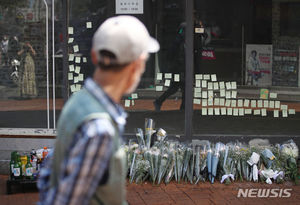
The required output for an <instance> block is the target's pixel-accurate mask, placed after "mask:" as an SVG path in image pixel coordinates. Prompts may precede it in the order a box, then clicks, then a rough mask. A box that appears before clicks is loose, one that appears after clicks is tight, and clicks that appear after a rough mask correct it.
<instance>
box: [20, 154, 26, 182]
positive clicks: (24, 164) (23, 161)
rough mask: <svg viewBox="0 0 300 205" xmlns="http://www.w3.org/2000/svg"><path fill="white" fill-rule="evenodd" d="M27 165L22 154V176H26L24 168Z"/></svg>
mask: <svg viewBox="0 0 300 205" xmlns="http://www.w3.org/2000/svg"><path fill="white" fill-rule="evenodd" d="M26 164H27V156H26V155H25V154H24V153H23V155H22V156H21V167H22V176H24V177H25V176H26V168H25V166H26Z"/></svg>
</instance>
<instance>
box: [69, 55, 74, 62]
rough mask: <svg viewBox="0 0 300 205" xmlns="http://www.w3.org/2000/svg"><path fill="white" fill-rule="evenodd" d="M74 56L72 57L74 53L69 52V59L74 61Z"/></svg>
mask: <svg viewBox="0 0 300 205" xmlns="http://www.w3.org/2000/svg"><path fill="white" fill-rule="evenodd" d="M74 58H75V57H74V54H72V53H71V54H69V61H74Z"/></svg>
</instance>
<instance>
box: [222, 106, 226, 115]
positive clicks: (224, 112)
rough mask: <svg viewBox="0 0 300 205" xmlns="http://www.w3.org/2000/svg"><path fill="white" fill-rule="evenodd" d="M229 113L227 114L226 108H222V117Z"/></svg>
mask: <svg viewBox="0 0 300 205" xmlns="http://www.w3.org/2000/svg"><path fill="white" fill-rule="evenodd" d="M226 114H227V112H226V108H225V107H222V108H221V115H226Z"/></svg>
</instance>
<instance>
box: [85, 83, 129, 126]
mask: <svg viewBox="0 0 300 205" xmlns="http://www.w3.org/2000/svg"><path fill="white" fill-rule="evenodd" d="M84 87H85V88H86V89H87V90H88V91H89V92H90V93H91V94H93V95H94V96H95V97H96V98H97V100H98V101H99V102H100V103H101V104H102V105H104V106H105V108H106V109H107V111H108V113H109V115H110V116H111V117H112V118H113V120H114V121H115V122H116V123H118V124H119V125H121V126H124V125H125V124H126V118H127V113H126V112H125V111H124V109H123V108H122V107H121V106H119V105H118V104H116V103H115V102H114V101H113V100H112V99H111V98H110V97H109V96H108V95H107V94H106V93H105V92H104V91H103V90H102V88H101V87H100V86H99V85H98V84H97V83H96V82H95V81H94V80H92V79H91V78H88V79H86V80H85V82H84Z"/></svg>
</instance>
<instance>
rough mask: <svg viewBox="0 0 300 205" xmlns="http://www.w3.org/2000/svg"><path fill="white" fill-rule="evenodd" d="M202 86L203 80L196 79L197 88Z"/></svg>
mask: <svg viewBox="0 0 300 205" xmlns="http://www.w3.org/2000/svg"><path fill="white" fill-rule="evenodd" d="M200 87H201V80H196V88H200Z"/></svg>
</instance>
